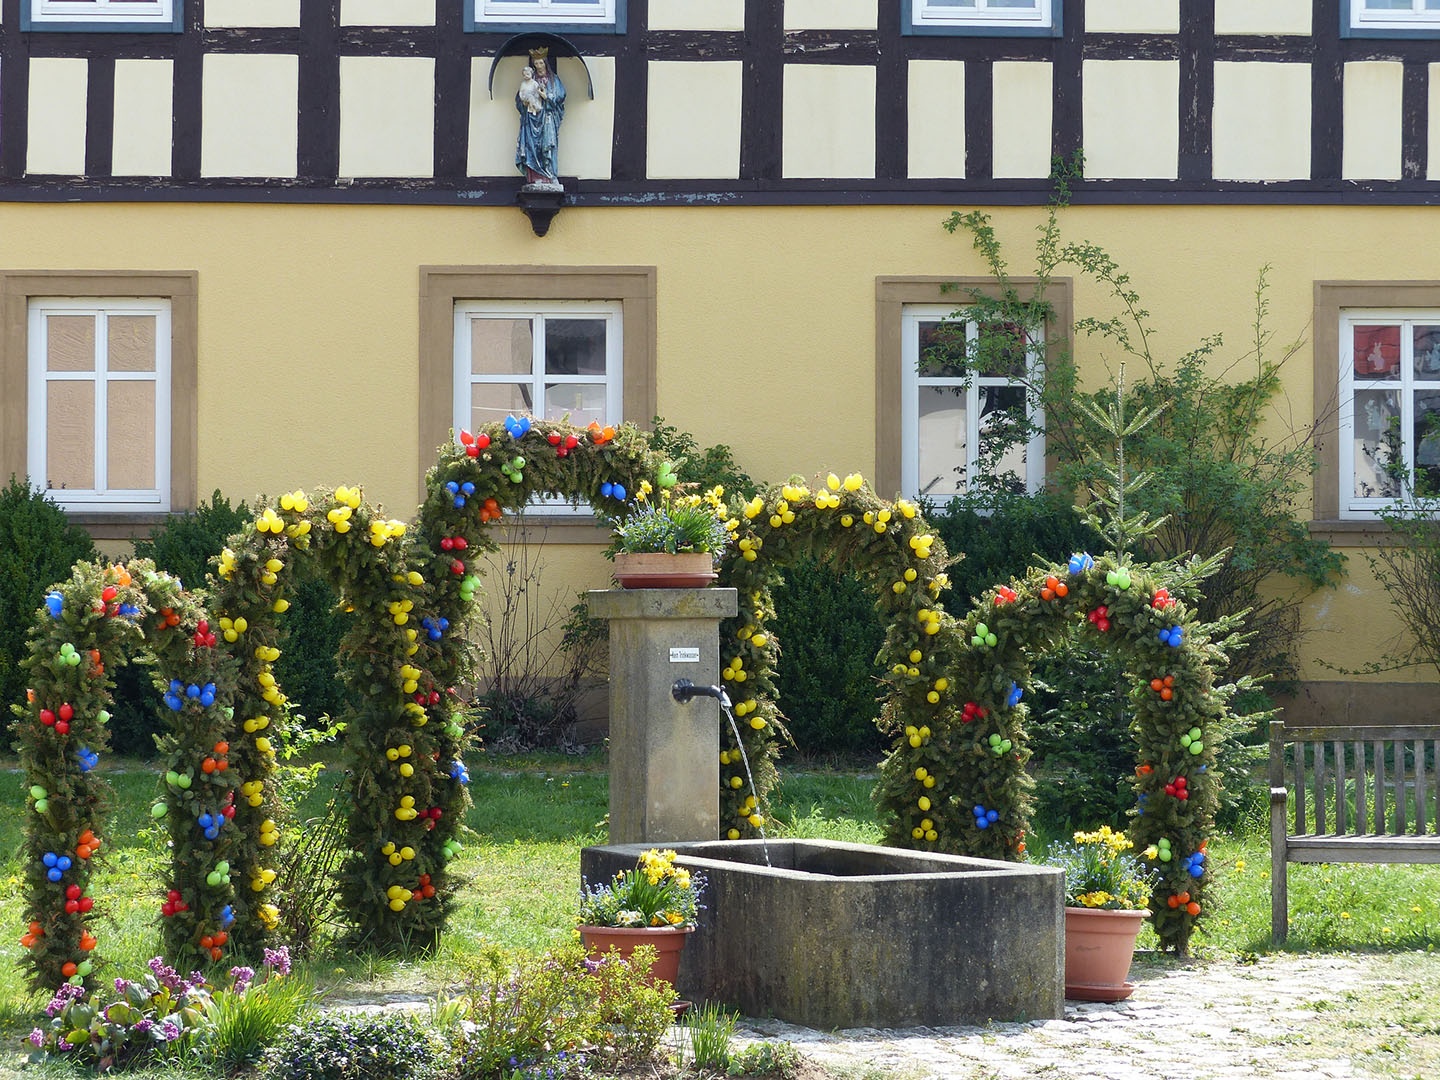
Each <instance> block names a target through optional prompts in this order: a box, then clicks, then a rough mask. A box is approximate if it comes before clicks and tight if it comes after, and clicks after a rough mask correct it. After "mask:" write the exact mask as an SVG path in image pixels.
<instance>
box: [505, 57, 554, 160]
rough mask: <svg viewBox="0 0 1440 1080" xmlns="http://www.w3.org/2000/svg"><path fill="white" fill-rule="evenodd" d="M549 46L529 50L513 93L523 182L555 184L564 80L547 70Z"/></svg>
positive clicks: (516, 150)
mask: <svg viewBox="0 0 1440 1080" xmlns="http://www.w3.org/2000/svg"><path fill="white" fill-rule="evenodd" d="M549 52H550V50H549V49H546V48H539V49H531V50H530V63H529V64H528V65H527V66H526V68H525V71H524V73H523V75H522V77H521V80H520V89H519V90H518V91H517V92H516V94H515V109H516V111H517V112H519V113H520V137H519V139H518V141H517V142H516V144H515V166H516V167H517V168H518V169H520V170H521V171H522V172H523V173H524V174H525V184H526V186H542V187H558V186H559V184H560V169H559V166H558V164H557V159H558V152H559V147H560V123H561V121H563V120H564V119H565V84H564V83H562V82H561V81H560V76H559V75H558V74H557V73H555V72H553V71H551V70H550V64H549Z"/></svg>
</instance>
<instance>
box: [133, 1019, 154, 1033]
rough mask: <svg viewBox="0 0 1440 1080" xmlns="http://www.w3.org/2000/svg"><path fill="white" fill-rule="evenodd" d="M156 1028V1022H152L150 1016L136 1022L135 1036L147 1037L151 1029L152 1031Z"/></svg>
mask: <svg viewBox="0 0 1440 1080" xmlns="http://www.w3.org/2000/svg"><path fill="white" fill-rule="evenodd" d="M154 1026H155V1021H154V1020H151V1019H150V1017H148V1016H147V1017H145V1018H144V1019H141V1020H137V1021H135V1028H134V1030H135V1034H136V1035H145V1034H147V1033H148V1032H149V1031H150V1029H151V1028H152V1027H154Z"/></svg>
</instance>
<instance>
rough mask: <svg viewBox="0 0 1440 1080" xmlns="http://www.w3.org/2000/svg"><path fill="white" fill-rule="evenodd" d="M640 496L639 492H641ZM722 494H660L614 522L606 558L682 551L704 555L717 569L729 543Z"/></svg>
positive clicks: (713, 490) (709, 492) (712, 492)
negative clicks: (709, 558)
mask: <svg viewBox="0 0 1440 1080" xmlns="http://www.w3.org/2000/svg"><path fill="white" fill-rule="evenodd" d="M642 493H643V489H642ZM722 495H723V491H722V490H721V489H718V488H712V489H711V490H710V491H708V492H706V493H705V495H703V496H701V495H676V494H673V493H672V492H670V491H668V490H662V491H661V492H660V495H659V497H658V498H656V499H655V500H653V501H650V500H648V499H647V500H646V501H644V502H642V503H641V504H640V505H639V506H638V507H637V508H636V509H635V510H634V511H632V512H631V513H629V514H628V515H626V516H624V517H621V518H617V519H615V521H614V540H613V543H612V544H611V549H610V554H612V555H614V554H618V553H621V552H624V553H625V554H627V555H632V554H637V553H644V552H665V553H667V554H670V555H675V554H677V553H679V552H685V551H699V552H708V553H709V554H710V555H711V556H712V557H713V561H714V562H715V563H716V564H717V565H718V564H719V562H720V557H721V556H722V555H723V554H724V552H725V548H726V546H727V545H728V544H729V543H730V530H729V529H728V528H727V527H726V515H725V506H724V504H723V503H722V502H721V501H720V499H721V496H722Z"/></svg>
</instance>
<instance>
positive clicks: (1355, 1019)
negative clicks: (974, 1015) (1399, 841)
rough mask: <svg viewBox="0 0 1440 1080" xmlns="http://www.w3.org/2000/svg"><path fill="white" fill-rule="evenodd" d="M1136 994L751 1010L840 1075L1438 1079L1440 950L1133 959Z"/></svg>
mask: <svg viewBox="0 0 1440 1080" xmlns="http://www.w3.org/2000/svg"><path fill="white" fill-rule="evenodd" d="M1130 977H1131V979H1132V980H1133V981H1135V982H1136V984H1137V988H1136V991H1135V994H1134V996H1133V997H1132V998H1131V999H1130V1000H1128V1001H1124V1002H1120V1003H1118V1004H1113V1005H1101V1004H1080V1003H1067V1005H1066V1009H1065V1017H1064V1019H1061V1020H1048V1021H1038V1022H1034V1023H1026V1024H999V1023H996V1024H990V1025H987V1026H985V1027H954V1028H912V1029H906V1030H896V1031H879V1030H874V1029H855V1030H845V1031H834V1032H819V1031H813V1030H810V1029H807V1028H800V1027H796V1026H794V1025H790V1024H784V1023H780V1022H779V1021H773V1020H747V1021H744V1022H743V1023H742V1026H741V1031H740V1034H741V1035H742V1036H744V1037H746V1038H762V1037H763V1038H780V1039H785V1040H788V1041H790V1042H792V1043H794V1044H795V1046H796V1047H797V1048H798V1049H800V1050H801V1051H802V1052H803V1053H804V1054H805V1055H806V1056H807V1057H809V1058H811V1059H812V1060H814V1061H816V1062H818V1063H819V1064H821V1065H823V1066H825V1067H826V1068H827V1069H830V1070H831V1071H834V1072H838V1073H841V1074H843V1075H849V1076H856V1075H861V1076H863V1075H870V1076H879V1075H884V1076H888V1077H901V1078H920V1077H927V1078H928V1077H945V1078H953V1080H1012V1078H1016V1080H1018V1078H1030V1077H1041V1078H1046V1080H1251V1078H1273V1080H1312V1078H1327V1080H1335V1078H1361V1077H1384V1078H1404V1080H1411V1078H1418V1077H1423V1078H1425V1080H1433V1078H1436V1077H1440V954H1435V953H1376V954H1363V955H1362V954H1332V955H1314V954H1311V955H1305V956H1297V955H1290V954H1283V953H1281V954H1275V955H1270V956H1264V957H1260V958H1257V959H1247V960H1244V961H1239V962H1237V961H1235V960H1233V959H1232V960H1215V961H1209V962H1206V961H1199V962H1195V963H1192V964H1188V965H1182V964H1179V963H1177V962H1175V961H1172V960H1168V959H1164V958H1160V957H1153V956H1141V957H1137V959H1136V961H1135V966H1134V967H1133V968H1132V970H1131V976H1130Z"/></svg>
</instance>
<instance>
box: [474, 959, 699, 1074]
mask: <svg viewBox="0 0 1440 1080" xmlns="http://www.w3.org/2000/svg"><path fill="white" fill-rule="evenodd" d="M654 958H655V950H654V949H653V948H651V947H650V946H642V947H641V948H638V949H636V951H635V954H634V955H633V956H632V958H631V960H630V961H629V962H626V961H623V960H621V959H619V958H618V957H607V958H605V959H602V960H599V961H592V960H589V959H587V958H586V955H585V949H584V947H583V946H582V945H580V943H579V942H571V943H568V944H566V945H563V946H559V947H557V948H555V949H552V950H550V951H549V952H546V953H544V954H539V955H537V954H532V953H526V954H520V955H515V956H512V955H507V954H505V953H503V952H501V951H500V950H498V949H489V950H487V951H486V953H485V955H484V957H483V958H482V960H481V961H480V963H479V965H478V966H477V967H476V968H475V969H474V970H472V971H471V972H469V973H468V974H467V976H466V980H465V988H464V990H463V991H462V993H461V995H460V1000H463V1001H464V1002H465V1009H464V1013H463V1020H462V1022H461V1024H460V1025H459V1028H458V1030H459V1032H460V1036H459V1038H458V1039H457V1041H456V1049H457V1057H458V1059H459V1060H458V1064H457V1066H456V1074H457V1075H458V1076H460V1077H463V1078H466V1080H469V1078H474V1080H482V1078H483V1080H489V1078H491V1077H495V1076H502V1075H503V1076H507V1077H508V1076H512V1075H516V1074H517V1073H518V1075H520V1076H533V1075H536V1074H537V1071H538V1070H544V1069H549V1068H556V1066H557V1065H559V1066H561V1068H560V1069H558V1070H557V1071H559V1072H561V1073H563V1072H565V1071H568V1069H570V1068H571V1067H573V1066H574V1065H575V1064H576V1061H577V1054H578V1053H579V1052H580V1051H581V1050H582V1049H583V1050H585V1051H586V1053H587V1054H589V1055H590V1057H591V1059H592V1061H593V1060H594V1057H595V1055H600V1057H601V1058H602V1059H608V1060H609V1061H610V1062H612V1063H614V1062H619V1061H626V1060H636V1059H644V1058H647V1057H648V1056H649V1055H651V1054H653V1052H654V1050H655V1048H656V1047H657V1046H658V1045H659V1041H660V1038H661V1036H662V1035H663V1034H664V1032H665V1030H666V1029H667V1028H668V1027H669V1025H670V1020H671V1013H670V1004H671V1002H672V1001H673V1000H674V993H673V991H671V990H670V988H669V986H668V985H666V984H661V986H660V987H653V986H651V985H650V984H649V981H648V978H647V976H646V973H647V972H648V970H649V965H650V962H651V961H653V960H654ZM581 1060H582V1061H583V1059H581ZM540 1075H544V1073H543V1071H542V1072H540Z"/></svg>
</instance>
